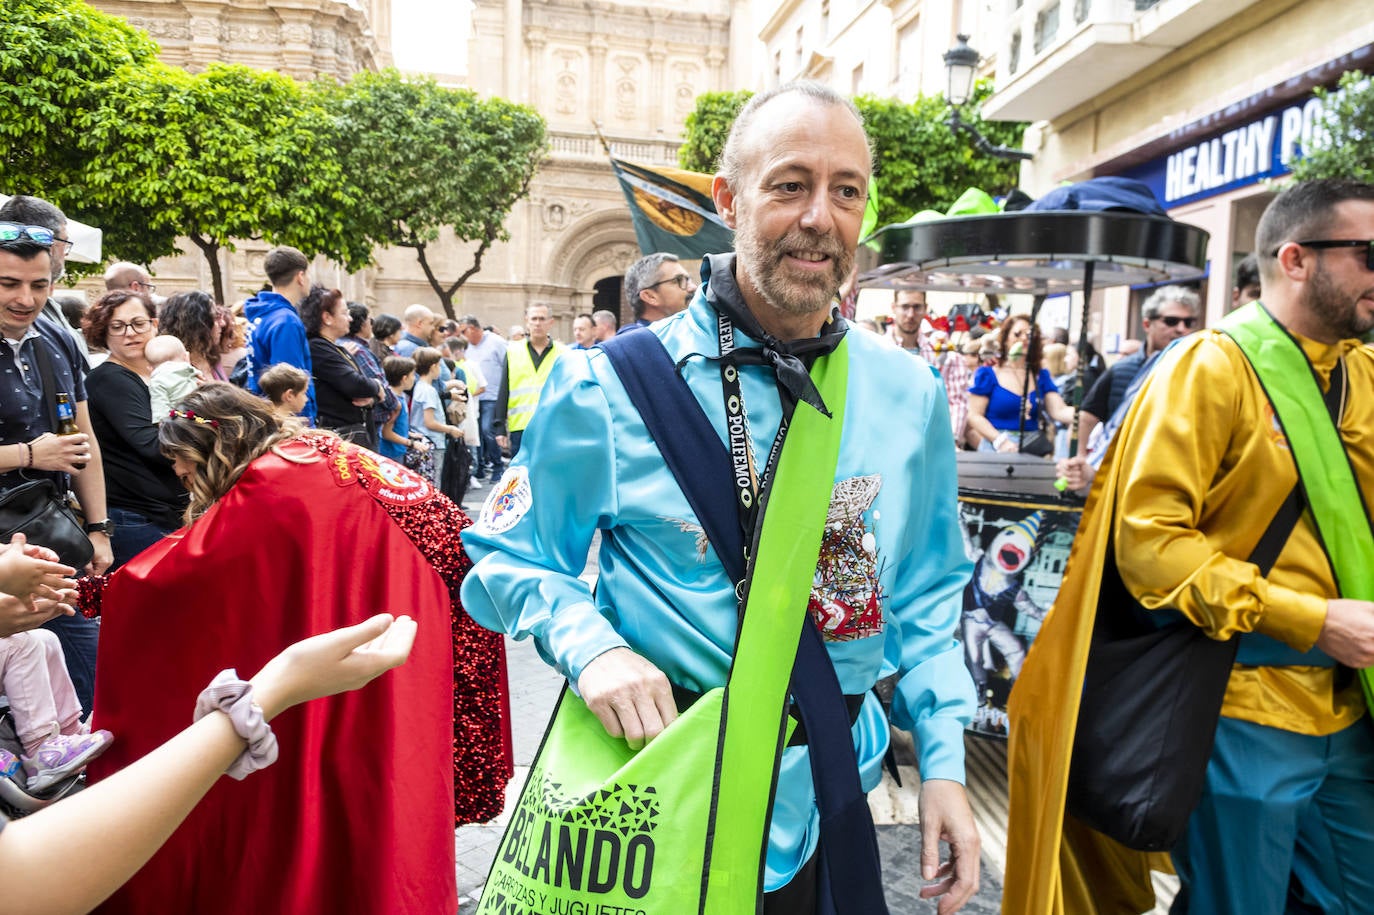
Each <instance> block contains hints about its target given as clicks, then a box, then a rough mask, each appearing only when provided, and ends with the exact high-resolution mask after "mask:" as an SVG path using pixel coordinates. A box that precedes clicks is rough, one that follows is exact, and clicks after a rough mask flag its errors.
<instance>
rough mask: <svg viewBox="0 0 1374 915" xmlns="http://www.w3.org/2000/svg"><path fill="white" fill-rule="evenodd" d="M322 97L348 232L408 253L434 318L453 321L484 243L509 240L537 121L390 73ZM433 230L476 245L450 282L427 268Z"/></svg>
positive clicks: (511, 106) (529, 113) (525, 110)
mask: <svg viewBox="0 0 1374 915" xmlns="http://www.w3.org/2000/svg"><path fill="white" fill-rule="evenodd" d="M322 91H324V92H325V93H326V94H327V102H326V103H327V104H328V106H329V109H330V111H331V113H332V114H333V118H334V120H333V126H332V131H333V139H332V141H331V142H332V145H333V146H334V147H335V148H336V149H337V150H338V153H339V156H340V158H341V161H342V164H343V166H344V169H345V173H346V174H347V175H348V179H349V182H350V184H351V185H352V193H353V194H354V196H355V198H356V202H355V206H354V207H353V209H352V212H351V222H350V224H351V226H352V228H353V230H354V231H355V232H356V233H357V234H358V235H359V236H360V237H362V238H365V239H366V240H367V242H368V243H369V244H370V245H376V246H381V247H390V246H399V247H405V248H411V249H413V250H414V251H415V256H416V258H417V259H418V260H419V262H420V268H421V269H422V270H423V271H424V274H425V278H426V279H427V280H428V281H429V285H430V287H431V288H432V289H433V290H434V294H435V295H436V296H437V297H438V299H439V302H440V304H441V305H442V306H443V309H444V313H445V314H447V315H448V316H449V317H450V318H452V317H456V315H455V312H454V308H453V296H454V294H455V293H456V292H457V291H458V289H459V288H460V287H461V286H462V285H463V283H465V282H467V280H468V279H469V278H470V277H472V276H473V275H474V274H475V273H477V272H478V271H479V270H481V269H482V258H483V257H484V256H485V255H486V253H487V251H488V250H489V249H490V248H491V246H492V244H494V243H495V242H497V241H504V240H506V239H507V238H509V237H510V236H509V233H508V232H507V230H506V228H505V220H506V217H507V216H508V215H509V214H510V211H511V208H512V207H513V206H514V205H515V203H516V201H518V200H520V199H521V198H522V197H524V196H525V195H526V194H527V193H528V192H529V187H530V181H531V180H532V179H533V177H534V175H535V173H536V172H537V171H538V168H539V164H540V162H541V161H542V160H543V157H544V152H545V149H546V145H545V134H544V120H543V118H541V117H540V116H539V115H538V114H537V113H536V112H535V111H534V109H532V108H529V107H526V106H524V105H517V104H515V103H513V102H508V101H506V100H504V99H500V98H490V99H483V98H480V97H478V95H477V94H476V93H474V92H472V91H470V90H467V89H449V88H445V87H443V86H440V85H439V84H437V83H436V82H434V81H433V80H430V79H415V78H410V77H403V76H401V74H400V73H397V72H396V71H394V70H387V71H383V72H380V73H359V74H358V75H356V76H354V77H353V79H352V80H350V81H349V82H348V83H347V84H346V85H344V86H341V87H336V88H332V89H324V90H322ZM442 229H448V230H449V231H450V232H452V234H453V236H454V237H455V238H457V239H458V240H459V241H462V242H469V243H475V244H476V248H475V250H474V252H473V254H472V260H471V263H470V264H469V265H468V266H467V267H466V268H465V269H463V270H462V271H461V272H460V273H459V274H458V275H457V277H456V278H448V277H440V276H439V275H438V272H437V270H436V266H435V264H433V263H431V261H430V257H429V246H430V245H431V244H433V243H434V241H435V240H436V239H438V237H439V233H440V230H442Z"/></svg>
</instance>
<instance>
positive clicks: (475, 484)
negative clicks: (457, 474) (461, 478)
mask: <svg viewBox="0 0 1374 915" xmlns="http://www.w3.org/2000/svg"><path fill="white" fill-rule="evenodd" d="M481 488H482V481H481V480H469V481H468V491H469V492H472V491H473V490H477V489H481Z"/></svg>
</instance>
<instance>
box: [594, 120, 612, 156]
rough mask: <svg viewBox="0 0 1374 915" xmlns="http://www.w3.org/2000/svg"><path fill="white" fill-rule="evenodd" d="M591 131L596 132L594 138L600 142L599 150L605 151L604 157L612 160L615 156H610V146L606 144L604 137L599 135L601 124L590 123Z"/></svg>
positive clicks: (597, 122) (598, 122) (596, 122)
mask: <svg viewBox="0 0 1374 915" xmlns="http://www.w3.org/2000/svg"><path fill="white" fill-rule="evenodd" d="M592 130H594V131H596V138H597V139H598V140H600V141H601V148H602V149H604V150H606V155H607V156H610V157H611V158H612V159H614V158H615V156H612V155H611V144H610V143H607V142H606V137H605V136H604V135H603V134H602V133H601V122H600V121H592Z"/></svg>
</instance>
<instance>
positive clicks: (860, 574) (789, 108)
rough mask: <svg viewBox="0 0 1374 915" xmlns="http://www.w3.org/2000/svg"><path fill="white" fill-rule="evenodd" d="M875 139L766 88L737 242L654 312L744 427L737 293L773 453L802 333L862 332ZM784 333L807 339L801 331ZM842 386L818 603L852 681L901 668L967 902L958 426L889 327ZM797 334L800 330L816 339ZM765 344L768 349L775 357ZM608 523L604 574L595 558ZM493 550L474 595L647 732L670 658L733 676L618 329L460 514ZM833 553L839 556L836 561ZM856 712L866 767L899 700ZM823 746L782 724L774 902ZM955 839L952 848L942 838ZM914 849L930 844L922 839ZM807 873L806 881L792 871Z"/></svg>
mask: <svg viewBox="0 0 1374 915" xmlns="http://www.w3.org/2000/svg"><path fill="white" fill-rule="evenodd" d="M870 168H871V151H870V148H869V145H868V140H867V137H866V135H865V133H864V131H863V126H862V120H861V118H860V116H859V115H858V112H857V111H856V110H855V109H854V107H853V105H852V104H851V103H850V102H848V101H847V100H845V99H843V98H842V97H840V96H838V95H836V94H834V93H833V92H831V91H830V90H828V89H825V88H823V87H820V86H818V85H815V84H808V83H800V84H789V85H787V86H783V87H780V88H779V89H777V90H774V91H772V92H769V93H765V94H762V95H759V96H756V97H755V98H754V99H753V100H752V101H751V102H750V104H749V105H747V106H746V107H745V109H744V110H743V111H741V113H740V115H739V117H738V119H737V120H736V122H735V126H734V128H733V129H732V131H731V134H730V138H729V140H728V141H727V144H726V148H725V152H724V155H723V156H722V160H721V172H720V174H718V175H717V176H716V178H715V181H714V184H713V195H714V198H715V203H716V208H717V211H718V212H719V213H720V215H721V218H722V219H723V220H724V221H725V222H726V224H727V225H729V226H730V227H731V228H733V229H735V232H736V250H737V254H723V255H715V256H711V257H708V258H706V259H705V260H704V261H703V263H702V270H701V276H702V285H701V288H700V289H698V290H697V293H696V295H695V297H694V298H693V300H692V302H691V304H690V305H689V307H688V308H687V310H686V311H683V312H680V313H678V314H676V315H673V316H671V317H669V318H667V319H665V320H663V321H659V322H656V323H654V324H653V325H652V326H651V327H650V328H649V330H648V332H650V333H654V334H657V335H658V337H659V338H660V340H661V342H662V343H663V345H664V347H665V348H666V349H667V351H668V354H669V356H670V357H671V359H672V360H673V362H674V363H676V364H678V365H679V373H680V374H681V376H682V377H683V379H684V380H685V381H686V382H687V384H688V386H689V387H690V388H691V390H692V393H693V394H694V395H695V397H696V399H697V401H698V403H699V404H700V405H701V407H702V409H703V410H704V411H705V413H706V416H707V417H708V418H709V419H710V421H711V424H712V425H713V426H714V427H715V429H716V430H717V431H718V432H719V433H720V435H721V439H722V441H725V439H726V431H725V430H726V425H725V407H724V401H723V397H722V373H721V360H720V353H721V346H720V333H719V329H720V327H721V326H723V325H722V316H724V318H725V319H728V323H729V324H732V325H733V328H734V337H735V341H736V345H737V347H738V350H739V352H740V353H741V354H742V355H748V351H749V350H750V349H753V350H754V355H755V356H757V355H758V351H759V348H760V346H761V345H767V346H768V347H770V351H771V352H772V353H773V358H774V359H775V362H776V360H777V358H779V357H778V355H777V354H778V353H782V354H783V357H782V358H783V360H784V363H785V362H786V360H787V359H790V360H791V364H792V366H793V370H791V371H789V370H787V367H786V365H785V364H783V367H781V368H779V369H778V370H777V371H775V370H774V368H773V367H772V366H771V365H769V364H768V363H767V362H765V361H764V360H763V359H760V358H753V359H744V358H741V359H740V364H739V375H740V385H741V391H742V395H743V400H744V404H745V412H746V415H747V417H748V443H749V445H751V446H752V454H753V456H754V457H755V458H756V461H755V463H754V467H755V468H756V469H761V468H762V467H763V466H764V461H765V459H766V456H767V455H768V454H769V451H770V448H771V445H772V442H773V440H774V437H775V435H776V433H777V431H778V428H779V425H780V422H781V419H782V416H783V410H784V406H783V398H784V397H789V398H793V399H792V401H791V402H792V403H796V402H797V401H798V400H805V401H806V402H807V403H811V404H813V405H814V404H815V403H816V401H817V400H818V399H819V395H818V393H817V392H816V391H815V389H814V386H811V382H810V379H809V378H808V377H807V376H806V371H805V360H804V356H805V354H808V353H817V354H818V353H820V352H826V351H828V350H829V349H833V348H834V346H836V345H838V342H839V341H840V339H841V338H842V337H844V336H845V324H844V320H843V319H842V318H840V317H838V315H837V314H836V313H834V312H833V301H834V296H835V292H836V290H837V289H838V288H839V286H840V283H841V281H842V280H843V278H844V277H846V276H847V274H848V273H849V270H850V267H851V265H852V264H853V260H854V252H855V248H856V247H857V244H858V237H859V227H860V224H861V222H862V219H863V214H864V208H865V204H866V200H867V195H868V181H869V174H870ZM781 341H790V342H789V343H784V342H781ZM848 346H849V365H850V370H849V377H848V397H847V401H846V404H845V413H844V416H845V420H844V425H843V431H842V436H841V441H840V452H839V453H840V457H839V463H838V466H837V467H836V470H835V486H834V490H833V492H832V495H831V503H830V508H829V515H828V517H829V523H828V525H827V531H826V537H825V542H824V543H823V545H822V549H821V555H820V560H819V565H818V574H817V576H816V582H817V583H816V585H815V586H814V587H813V590H812V594H811V600H810V602H809V608H810V613H811V617H812V620H813V621H814V623H815V625H817V626H818V627H819V628H820V630H821V633H822V636H823V638H824V642H825V647H826V649H827V651H828V653H829V655H830V658H831V660H832V661H833V662H834V666H835V668H836V672H837V674H838V676H839V681H840V686H841V688H842V690H843V692H844V693H846V694H848V695H854V696H862V695H863V694H864V693H866V692H867V691H868V690H869V689H870V688H871V687H872V686H873V685H874V683H875V682H876V681H877V679H878V678H879V677H880V676H883V675H885V674H888V673H892V672H893V671H896V672H898V673H899V674H900V675H901V676H900V680H899V682H898V686H897V690H896V695H895V697H894V700H893V704H892V717H893V720H894V722H895V723H896V724H897V725H898V726H900V727H903V728H906V729H908V730H911V731H913V732H914V735H915V740H916V747H917V751H918V754H919V762H920V770H921V775H922V777H923V779H924V782H923V785H922V788H921V825H922V831H923V846H924V847H923V854H922V860H921V862H920V863H919V866H920V867H921V870H922V873H923V876H924V878H925V879H927V880H934V881H936V882H935V883H933V884H932V885H931V886H929V887H927V889H926V892H925V895H928V896H937V895H938V896H943V898H942V899H941V900H940V912H942V913H946V912H953V911H957V910H958V909H959V908H960V907H961V906H962V905H963V903H964V902H965V901H967V900H968V898H969V897H970V896H972V895H973V893H975V892H976V890H977V885H978V847H979V840H978V835H977V830H976V828H975V826H974V823H973V817H972V814H971V811H970V809H969V805H968V801H967V798H966V796H965V792H964V787H963V780H964V759H963V755H964V751H963V729H964V725H965V724H966V723H967V721H968V718H969V716H970V715H971V713H972V711H973V705H974V699H973V689H972V684H971V682H970V679H969V675H968V672H967V670H966V669H965V668H964V664H963V659H962V654H961V651H960V648H959V645H958V643H957V642H956V641H955V639H954V630H955V626H956V625H957V622H958V619H959V612H960V606H961V595H962V591H963V587H964V584H965V583H966V582H967V581H968V576H969V571H970V568H969V563H968V560H967V558H966V557H965V555H964V550H963V545H962V543H961V540H960V536H959V532H958V528H957V526H956V522H957V519H956V502H955V466H954V448H953V443H952V441H951V433H950V425H949V415H948V407H947V405H946V402H945V396H944V389H943V388H942V387H941V385H940V384H939V381H938V380H937V379H936V378H935V376H934V375H933V374H932V373H931V372H930V370H929V369H928V368H927V367H926V366H924V365H922V364H920V363H919V362H918V361H916V360H912V359H911V358H910V357H909V356H907V355H906V354H905V353H903V352H902V351H900V350H898V349H896V348H894V347H892V346H891V345H890V344H887V343H886V342H885V341H882V340H881V339H880V338H877V337H870V336H868V335H865V334H849V335H848ZM795 354H802V355H801V358H798V357H797V356H796V355H795ZM759 362H764V364H757V363H759ZM598 529H599V530H600V531H601V535H602V541H601V550H600V554H599V580H598V584H597V589H596V593H595V595H593V593H592V592H591V590H590V589H589V587H588V586H587V584H586V583H585V582H583V581H581V580H579V579H578V577H577V576H578V574H579V573H580V572H581V571H582V569H583V566H584V565H585V562H586V556H587V551H588V548H589V546H590V544H591V541H592V535H593V534H594V532H595V531H597V530H598ZM463 539H464V543H465V545H466V547H467V549H468V551H469V553H470V555H471V556H472V557H473V559H474V560H475V562H476V565H475V566H474V568H473V570H472V572H471V573H469V576H468V579H467V583H466V584H465V586H464V589H463V598H464V603H465V606H466V608H467V610H468V612H469V613H470V614H471V615H472V616H473V618H474V619H476V620H477V621H478V622H480V623H482V624H483V625H486V626H490V627H492V628H495V629H500V630H504V631H505V632H507V633H509V634H511V635H512V636H515V637H517V638H521V637H526V636H533V637H534V638H535V641H536V644H537V645H538V648H539V651H540V653H541V654H542V656H543V657H544V658H545V659H546V660H547V661H549V663H551V664H552V665H554V666H555V667H556V668H557V669H558V670H559V672H560V673H562V674H564V675H565V676H566V677H567V678H568V680H569V682H570V683H572V684H574V685H575V687H576V689H577V691H578V693H579V694H580V695H581V696H582V697H583V699H584V700H586V702H587V704H588V706H589V707H590V708H591V710H592V711H593V712H595V713H596V715H597V717H598V718H599V719H600V721H601V723H602V724H603V725H604V726H605V727H606V730H607V731H608V732H609V733H610V734H611V735H613V736H623V737H624V738H625V739H626V740H628V741H629V743H630V745H631V746H634V747H637V746H640V745H642V744H643V743H644V742H646V741H649V740H652V739H653V738H654V737H655V736H656V735H657V734H658V733H660V732H661V731H662V730H663V728H665V727H666V726H667V725H668V724H670V723H671V722H672V721H673V719H674V718H675V717H676V716H677V709H676V706H675V704H674V700H673V695H672V691H671V688H670V681H671V683H672V684H673V685H676V686H678V687H681V688H684V689H686V690H690V691H696V692H703V691H706V690H708V689H711V688H713V687H716V686H719V685H721V684H723V683H724V682H725V680H726V676H727V674H728V672H729V668H730V662H731V653H732V651H733V647H734V642H735V636H736V631H737V622H736V620H737V610H738V604H737V599H736V594H735V586H734V583H733V582H732V581H731V580H730V578H729V576H728V575H727V574H726V573H725V569H724V567H723V566H722V565H721V563H720V561H719V560H718V559H717V558H716V556H715V554H714V553H713V552H711V550H710V548H709V546H708V545H707V543H706V542H705V539H704V537H703V534H702V529H701V524H700V522H699V520H698V519H697V518H696V517H695V515H694V514H693V512H692V509H691V508H690V507H689V505H688V503H687V500H686V498H685V497H684V496H683V494H682V492H681V491H680V490H679V488H678V486H677V484H676V482H675V481H674V479H673V477H672V475H671V473H670V472H669V470H668V469H667V468H666V467H665V465H664V462H663V459H662V457H661V456H660V455H659V452H658V450H657V448H656V447H655V445H654V443H653V441H652V440H651V439H650V437H649V435H648V433H647V431H646V429H645V426H644V423H643V421H642V419H641V418H640V416H639V414H638V412H637V411H636V410H635V408H634V407H633V405H632V404H631V403H630V401H629V399H628V397H627V395H626V393H625V390H624V387H623V386H622V384H621V382H620V380H619V378H618V376H617V375H616V373H615V371H614V370H613V368H612V367H611V365H610V362H609V360H608V358H607V357H606V356H605V355H604V353H602V352H601V351H600V350H597V349H593V350H589V351H587V352H585V353H583V352H576V353H569V354H567V355H566V356H565V357H564V358H563V359H562V360H560V361H559V364H558V366H557V367H556V368H555V371H554V374H553V376H552V377H551V379H550V380H549V383H548V386H547V387H546V389H545V392H544V395H543V399H542V400H541V401H540V405H539V409H538V410H537V411H536V413H535V416H534V420H533V422H532V423H531V425H530V427H529V430H528V432H527V434H526V437H525V445H524V447H523V448H522V449H521V452H520V456H519V459H518V460H517V461H516V463H515V464H514V466H512V467H511V469H510V470H509V471H508V472H507V474H506V477H505V478H504V479H503V480H502V483H501V484H500V485H499V486H497V487H495V489H494V491H493V494H492V497H491V498H490V499H488V502H487V505H486V506H485V507H484V509H483V512H482V516H481V519H480V520H479V521H478V523H477V524H476V525H475V526H474V527H472V528H471V529H469V530H468V531H465V532H464V537H463ZM823 571H824V572H830V571H834V572H838V573H839V575H838V581H837V576H836V575H831V574H822V572H823ZM851 733H852V735H853V739H854V746H855V749H856V755H857V758H858V763H859V770H860V775H861V779H862V783H863V787H864V789H865V790H869V789H872V788H873V787H874V786H875V785H876V784H877V783H878V781H879V778H880V767H881V761H882V757H883V754H884V752H885V750H886V749H887V743H888V721H887V717H886V716H885V715H884V712H883V708H882V705H881V703H879V701H878V700H877V698H876V697H874V696H872V695H869V696H867V698H866V699H865V700H864V701H863V705H862V707H861V709H860V710H859V713H858V719H857V721H856V722H855V724H854V725H853V727H852V730H851ZM807 752H808V751H807V748H806V747H805V746H796V747H789V748H787V749H786V750H785V751H784V752H783V755H782V761H781V771H780V774H779V778H778V784H777V791H776V796H775V799H774V805H773V814H772V821H771V832H770V835H769V842H768V850H767V859H766V866H765V872H764V888H765V890H766V891H767V895H766V896H765V909H764V911H765V912H771V911H778V912H782V911H787V912H805V911H809V910H812V909H811V908H810V907H811V906H814V903H806V902H793V901H789V900H804V899H811V898H814V891H812V892H811V893H810V895H808V892H807V891H808V890H809V889H811V888H809V887H807V886H798V885H796V884H802V883H804V882H807V881H810V880H813V879H814V877H812V876H808V877H806V878H803V879H802V880H797V881H795V882H794V877H795V876H796V875H797V874H798V873H799V872H805V873H808V874H814V868H811V869H809V870H806V871H803V869H804V868H805V867H806V865H807V864H808V862H810V861H811V860H812V857H813V854H814V852H815V849H816V843H817V835H818V832H819V819H818V815H817V812H816V802H815V796H814V788H813V785H812V781H811V777H812V776H811V770H810V768H809V761H808V756H807ZM940 839H945V840H947V841H948V842H949V843H950V847H951V861H950V862H947V865H946V866H945V867H944V868H941V867H940V863H939V840H940ZM911 866H913V867H915V866H917V864H916V862H912V863H911ZM790 894H796V895H790Z"/></svg>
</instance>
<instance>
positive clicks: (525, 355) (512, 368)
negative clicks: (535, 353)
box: [506, 341, 567, 432]
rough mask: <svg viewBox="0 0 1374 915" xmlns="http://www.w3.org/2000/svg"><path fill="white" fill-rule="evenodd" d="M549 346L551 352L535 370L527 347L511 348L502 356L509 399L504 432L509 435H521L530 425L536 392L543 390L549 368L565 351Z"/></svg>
mask: <svg viewBox="0 0 1374 915" xmlns="http://www.w3.org/2000/svg"><path fill="white" fill-rule="evenodd" d="M551 346H552V352H550V353H548V354H547V355H546V356H545V357H544V361H543V362H541V363H539V368H538V369H536V368H535V367H534V360H533V359H532V358H530V346H529V344H528V343H526V342H524V341H522V342H521V344H520V345H518V346H512V347H511V348H510V349H509V350H508V351H507V352H506V371H507V373H508V377H509V378H510V399H509V400H508V401H507V402H506V429H507V430H508V431H510V432H524V431H525V427H526V426H528V425H529V424H530V417H531V416H533V415H534V408H535V407H536V406H538V404H539V392H540V391H542V390H543V389H544V382H546V381H548V380H549V373H550V372H552V371H553V364H554V363H555V362H557V361H558V357H559V356H561V355H563V351H564V350H565V349H567V347H565V346H564V345H563V344H561V343H557V342H555V343H552V344H551Z"/></svg>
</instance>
